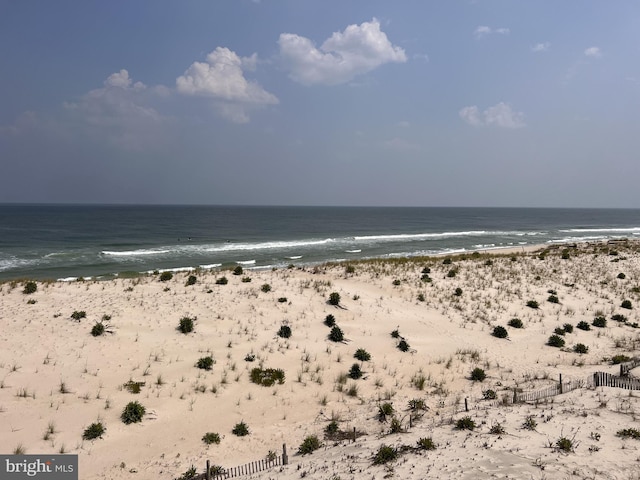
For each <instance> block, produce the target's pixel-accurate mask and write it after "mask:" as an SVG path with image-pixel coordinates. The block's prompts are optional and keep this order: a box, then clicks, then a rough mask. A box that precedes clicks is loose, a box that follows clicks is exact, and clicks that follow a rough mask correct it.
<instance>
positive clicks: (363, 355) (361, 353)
mask: <svg viewBox="0 0 640 480" xmlns="http://www.w3.org/2000/svg"><path fill="white" fill-rule="evenodd" d="M353 358H355V359H357V360H360V361H361V362H368V361H369V360H371V354H370V353H369V352H367V351H366V350H365V349H364V348H359V349H358V350H356V353H354V354H353Z"/></svg>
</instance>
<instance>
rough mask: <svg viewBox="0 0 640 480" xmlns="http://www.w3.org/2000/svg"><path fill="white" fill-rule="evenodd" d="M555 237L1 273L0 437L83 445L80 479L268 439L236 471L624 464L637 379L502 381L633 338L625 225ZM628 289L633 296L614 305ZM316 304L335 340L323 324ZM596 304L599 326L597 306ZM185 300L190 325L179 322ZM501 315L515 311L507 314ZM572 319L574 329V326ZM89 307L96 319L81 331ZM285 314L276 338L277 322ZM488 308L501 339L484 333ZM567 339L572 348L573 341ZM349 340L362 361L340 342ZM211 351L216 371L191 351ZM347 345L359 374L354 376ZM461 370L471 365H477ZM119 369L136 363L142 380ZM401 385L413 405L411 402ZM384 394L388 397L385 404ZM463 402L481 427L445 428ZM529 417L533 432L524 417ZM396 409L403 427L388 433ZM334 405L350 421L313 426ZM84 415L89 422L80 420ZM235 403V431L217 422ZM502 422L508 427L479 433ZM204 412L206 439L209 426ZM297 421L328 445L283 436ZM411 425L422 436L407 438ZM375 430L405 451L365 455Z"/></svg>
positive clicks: (639, 334) (615, 350)
mask: <svg viewBox="0 0 640 480" xmlns="http://www.w3.org/2000/svg"><path fill="white" fill-rule="evenodd" d="M563 247H566V245H562V244H561V245H558V246H557V247H555V246H550V245H537V246H531V247H530V249H529V251H527V252H524V253H522V252H520V248H518V249H517V250H518V251H515V252H514V251H512V250H511V251H510V250H506V251H505V250H501V251H500V252H496V250H494V249H492V250H490V251H488V252H478V253H477V255H476V254H475V253H473V252H469V253H467V254H464V256H456V255H449V256H447V255H445V256H438V257H428V258H424V257H420V258H407V259H373V260H358V261H350V262H344V263H341V264H332V263H324V264H319V265H315V266H313V267H307V268H301V267H300V268H291V269H289V268H282V269H276V270H260V271H259V270H254V269H243V271H242V273H241V274H238V275H234V272H232V271H228V270H216V271H200V272H197V273H196V274H195V275H194V276H195V277H196V280H195V282H194V283H193V284H191V285H189V284H188V283H189V276H190V274H189V273H187V272H183V273H176V274H174V275H173V277H172V278H171V279H168V280H166V281H164V282H163V281H160V278H159V277H158V276H153V275H146V276H141V277H134V278H117V279H114V280H110V281H85V282H36V291H35V292H33V293H31V294H25V293H23V288H24V285H23V284H20V282H4V283H0V312H2V313H1V314H0V315H1V316H0V319H1V321H2V326H3V328H2V329H1V333H0V345H2V347H3V348H2V350H1V351H0V382H1V384H0V386H1V387H2V388H0V424H1V425H2V426H1V427H0V450H1V451H4V452H6V453H11V452H12V451H14V450H15V449H17V448H18V447H19V446H22V448H23V449H24V450H25V451H26V453H57V452H59V451H61V450H62V451H65V452H67V453H74V454H78V455H79V458H80V469H81V472H82V474H81V478H83V479H84V478H88V479H91V480H93V479H103V478H104V479H106V478H113V479H125V478H132V476H133V478H139V479H147V478H148V479H152V478H154V479H155V478H165V477H166V478H176V477H179V476H180V475H182V474H183V473H184V472H186V471H187V470H188V468H189V467H190V465H194V466H196V467H197V470H198V472H201V471H202V468H203V467H204V464H205V461H206V460H207V459H209V460H211V461H212V464H214V465H222V466H223V467H224V468H231V467H235V466H239V465H242V464H244V463H247V462H253V461H257V460H261V459H263V458H265V457H266V456H267V455H268V454H269V452H270V451H273V452H276V453H279V452H280V450H281V447H282V444H283V443H285V444H287V447H288V451H289V461H290V465H289V466H286V467H277V468H276V469H275V470H269V471H267V472H265V473H264V474H263V475H262V476H261V475H260V474H253V475H247V476H245V478H256V479H257V478H279V479H280V478H284V479H286V480H289V479H291V480H292V479H294V478H299V477H300V472H306V474H305V476H306V477H307V478H313V479H323V480H326V479H328V478H334V477H336V476H337V477H340V478H341V479H343V480H344V479H346V478H351V479H355V480H360V479H362V480H364V479H365V478H366V479H370V478H380V479H381V478H383V477H384V476H385V475H387V474H388V473H389V469H392V470H393V471H394V472H395V474H396V475H398V476H399V478H424V477H421V476H420V475H423V474H424V475H426V474H427V473H425V472H432V473H431V474H430V475H433V474H435V473H436V472H440V473H441V474H442V475H445V476H446V477H447V478H459V479H463V478H489V477H490V476H492V475H494V476H495V475H507V476H508V477H509V478H523V479H524V478H527V479H529V478H538V477H540V476H541V475H542V474H544V475H546V478H566V476H567V475H570V474H571V472H573V471H576V472H580V475H582V476H588V475H595V474H596V472H598V478H630V477H628V476H626V474H627V473H630V472H632V471H634V469H636V468H637V451H638V450H639V449H640V442H638V441H637V440H633V439H623V438H620V437H618V436H617V432H618V431H620V430H622V429H624V428H629V427H633V426H634V425H635V426H636V428H637V421H636V420H634V419H637V418H640V391H639V392H634V391H627V390H620V389H614V388H610V387H597V388H595V387H585V388H580V389H576V390H574V391H572V392H570V393H565V394H563V395H559V396H552V397H549V398H545V399H541V400H540V401H538V402H529V401H522V402H519V403H517V404H510V403H508V402H506V400H504V399H505V398H508V397H509V396H511V397H513V395H514V391H516V393H523V394H524V393H527V392H536V391H540V390H544V389H547V388H551V387H553V386H554V385H557V384H558V376H559V375H560V374H562V376H563V383H565V382H570V381H571V380H575V381H583V380H584V379H585V378H588V377H589V376H590V375H592V374H593V373H594V372H597V371H602V372H606V373H611V374H616V372H617V371H618V370H619V365H613V364H612V360H611V359H612V358H614V357H615V356H616V355H625V356H627V357H629V358H633V357H636V356H639V355H640V350H639V349H640V328H638V327H637V325H638V322H639V321H640V316H639V314H638V310H637V306H638V305H640V289H639V288H638V286H639V285H640V253H639V252H640V242H638V241H633V240H627V241H626V242H617V243H615V244H614V245H610V244H609V243H608V242H601V243H595V244H594V243H581V244H578V245H577V246H576V248H575V249H573V248H568V250H569V252H568V258H566V259H565V258H563V249H564V248H563ZM447 257H448V258H447ZM463 257H464V258H463ZM427 269H428V270H429V271H428V273H425V272H426V270H427ZM621 273H623V274H624V275H623V276H622V277H621V276H620V274H621ZM222 278H225V279H226V280H225V281H224V282H222ZM246 279H250V281H246ZM12 283H13V286H12ZM265 285H268V286H269V289H268V290H267V289H266V288H265V287H264V286H265ZM550 291H554V292H556V293H555V294H552V293H549V292H550ZM332 293H338V294H339V295H340V297H341V300H340V302H339V305H338V306H334V305H331V304H330V302H329V299H330V296H331V294H332ZM552 296H556V297H558V302H557V303H555V302H552V301H551V300H549V299H550V298H551V297H552ZM530 300H535V301H537V302H538V304H539V306H538V307H537V308H535V309H534V308H531V307H528V306H527V304H528V302H529V301H530ZM624 300H629V301H630V302H631V303H632V308H631V309H624V308H621V307H620V305H621V304H622V302H623V301H624ZM80 312H84V313H85V315H84V316H81V315H80ZM76 313H78V315H76V316H77V317H79V318H78V319H77V320H76V319H74V318H72V316H73V315H75V314H76ZM328 315H332V316H333V317H334V319H335V322H336V324H337V325H338V326H339V328H340V329H341V330H342V332H343V335H344V339H343V340H342V341H338V342H334V341H331V340H329V339H328V337H327V336H328V334H329V333H330V331H331V328H329V327H327V326H326V325H325V321H326V317H327V316H328ZM614 315H624V317H625V319H624V321H621V320H614V319H612V317H613V316H614ZM105 316H107V317H108V319H106V320H105V318H106V317H105ZM598 316H603V317H604V318H605V320H606V322H605V323H606V325H605V326H604V327H597V326H593V325H591V324H592V322H593V321H594V318H595V317H598ZM184 317H189V318H192V319H193V323H194V325H195V328H194V331H193V332H190V333H187V334H183V333H180V332H179V331H178V330H177V328H178V326H179V325H178V324H179V321H180V320H181V319H182V318H184ZM513 318H519V319H520V320H521V321H522V324H523V328H515V327H512V326H510V324H509V322H510V321H511V320H512V319H513ZM581 321H586V322H587V323H588V324H589V325H590V329H589V330H588V331H586V330H581V329H580V328H578V327H576V325H578V323H579V322H581ZM99 323H102V324H103V325H104V326H105V327H106V328H105V330H106V331H105V332H103V334H102V335H99V336H93V335H92V334H91V331H92V330H93V327H94V326H95V325H96V324H99ZM566 324H570V325H571V326H573V327H576V328H575V329H574V328H572V329H571V332H568V331H566V332H564V334H563V335H561V337H562V339H564V341H565V342H566V344H565V346H564V347H560V348H557V347H553V346H549V345H547V343H548V340H549V338H550V337H551V336H552V335H554V332H555V331H556V330H557V329H558V328H565V327H563V325H566ZM634 324H635V325H636V326H634ZM283 326H287V327H289V328H290V332H291V336H290V337H287V336H286V335H283V336H280V335H279V334H278V332H280V331H281V330H282V327H283ZM498 326H502V327H504V328H505V329H506V331H507V333H508V336H507V338H498V337H496V336H495V335H494V334H493V332H494V330H495V328H496V327H498ZM282 331H284V330H282ZM394 331H398V334H397V337H396V338H394V336H392V335H391V334H392V333H393V332H394ZM285 333H286V332H285ZM402 339H404V340H405V341H406V343H407V347H408V348H407V351H402V350H401V349H400V348H399V345H400V340H402ZM578 344H582V345H584V346H585V347H587V353H582V354H581V353H577V352H576V351H574V350H575V348H576V346H577V345H578ZM359 349H363V350H365V351H366V352H368V353H369V354H370V359H369V360H357V359H355V358H354V355H355V354H356V352H357V351H358V350H359ZM208 356H210V357H211V358H212V360H213V363H212V365H211V370H206V369H202V368H198V367H197V364H198V363H199V361H200V360H201V359H202V358H206V357H208ZM354 364H355V365H358V366H359V369H360V371H361V372H362V376H361V377H360V378H357V377H356V378H350V372H351V370H352V368H353V365H354ZM256 367H259V368H265V369H266V368H273V369H281V370H282V371H283V372H284V375H285V379H284V383H283V384H282V385H278V384H276V385H273V386H267V387H265V386H261V385H256V384H254V383H252V382H251V372H252V370H253V369H254V368H256ZM476 368H479V369H481V370H483V371H484V372H485V374H486V378H485V379H484V380H482V381H473V380H471V374H472V372H473V370H474V369H476ZM634 374H636V375H638V376H640V372H637V370H634ZM354 376H355V375H354ZM129 382H134V383H136V382H141V383H142V385H140V393H138V394H136V393H131V392H130V391H128V388H129V387H127V386H126V385H127V384H128V383H129ZM487 391H493V392H494V394H495V398H494V399H487V398H486V396H487V395H488V394H486V392H487ZM505 396H506V397H505ZM417 400H420V401H422V402H423V403H424V406H425V407H426V409H425V410H419V411H414V410H411V409H409V408H408V405H409V404H410V402H411V401H417ZM130 401H138V402H140V403H141V404H143V405H144V406H145V407H146V413H145V415H144V417H143V419H142V421H141V422H139V423H134V424H131V425H126V424H124V423H123V422H122V421H121V419H120V416H121V413H122V410H123V408H124V407H125V405H126V404H127V403H128V402H130ZM504 402H506V403H504ZM385 403H389V404H391V405H392V408H393V411H394V412H395V413H393V414H389V416H388V418H386V419H385V421H380V417H379V408H380V407H381V406H382V405H383V404H385ZM465 403H468V405H469V412H466V411H465V410H464V405H465ZM502 403H504V404H503V405H502ZM603 404H604V406H603ZM466 416H469V417H471V419H472V420H473V421H474V422H475V424H476V428H475V430H473V431H471V430H456V429H455V428H454V426H455V423H456V422H457V421H458V420H460V419H461V418H464V417H466ZM530 416H532V417H533V418H534V419H535V421H536V422H537V427H536V428H535V429H534V430H527V429H524V428H523V427H522V425H523V422H524V421H525V420H526V419H527V418H528V417H530ZM394 417H395V418H396V419H397V420H398V422H399V423H400V427H401V431H402V433H389V431H390V428H392V423H393V422H392V419H393V418H394ZM409 419H411V422H409ZM332 420H333V421H335V422H336V424H337V426H338V428H339V430H340V431H343V432H350V431H352V430H353V428H356V430H357V431H358V432H363V433H364V435H363V436H361V437H358V439H357V441H356V442H349V441H348V440H331V439H330V438H325V429H326V428H327V426H328V425H329V424H330V422H331V421H332ZM93 422H101V423H102V424H103V425H104V426H105V428H106V431H105V433H104V434H103V435H102V438H97V439H95V440H83V439H82V435H83V431H84V430H85V429H86V428H87V427H88V426H89V425H90V424H91V423H93ZM239 422H245V423H246V425H248V428H249V432H250V433H249V435H247V436H246V437H238V436H236V435H234V434H233V433H232V429H233V427H234V425H237V424H238V423H239ZM409 423H411V426H409ZM496 424H499V425H500V426H502V428H503V429H504V433H502V434H494V433H491V429H492V427H494V425H496ZM51 426H52V427H51ZM50 427H51V428H50ZM51 430H52V432H51ZM47 432H49V433H47ZM208 432H210V433H217V434H218V435H219V437H220V443H219V444H217V443H213V444H211V445H206V444H205V443H204V442H203V440H202V438H203V436H204V435H205V434H206V433H208ZM596 433H597V434H598V435H595V434H596ZM591 434H593V436H592V435H591ZM312 435H316V436H317V437H318V439H319V440H320V442H321V443H322V444H323V445H324V446H323V447H321V448H320V449H319V450H317V451H315V452H313V453H312V454H310V455H304V456H303V455H299V454H297V450H298V447H299V446H300V445H301V444H302V443H303V441H304V439H305V438H307V437H309V436H312ZM561 436H566V437H567V438H569V439H571V438H574V440H575V444H574V446H575V448H574V449H573V452H561V451H560V452H559V451H557V449H555V448H552V447H553V444H555V442H556V440H557V439H558V438H560V437H561ZM596 436H599V437H598V438H599V440H595V437H596ZM421 438H432V439H433V442H434V443H435V445H436V449H435V450H433V451H431V450H420V449H417V450H415V451H414V450H413V449H414V447H415V445H416V442H417V441H418V440H419V439H421ZM548 442H551V444H552V446H551V447H550V446H549V443H548ZM634 442H636V443H634ZM383 444H384V445H390V446H392V447H393V448H394V449H396V450H397V451H398V452H403V453H402V454H401V455H400V456H399V458H398V459H397V460H395V461H392V462H390V463H389V464H387V465H386V466H385V465H381V466H373V467H372V466H371V464H372V458H373V456H374V455H375V453H376V451H377V450H378V449H379V447H380V446H381V445H383ZM409 446H410V447H411V448H408V447H409ZM405 447H407V448H405ZM592 447H593V448H592ZM595 447H597V450H596V449H595ZM536 462H538V466H536ZM540 465H543V466H544V472H542V469H541V468H540ZM134 471H135V472H134ZM602 472H605V473H604V474H602ZM134 473H135V476H134V475H133V474H134ZM580 478H582V477H580Z"/></svg>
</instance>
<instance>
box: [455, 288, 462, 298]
mask: <svg viewBox="0 0 640 480" xmlns="http://www.w3.org/2000/svg"><path fill="white" fill-rule="evenodd" d="M453 294H454V295H455V296H456V297H460V296H462V289H461V288H460V287H458V288H456V291H455V292H453Z"/></svg>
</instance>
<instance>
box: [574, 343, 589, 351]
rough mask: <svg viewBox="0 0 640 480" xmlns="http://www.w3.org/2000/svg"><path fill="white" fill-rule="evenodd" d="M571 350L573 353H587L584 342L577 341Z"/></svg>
mask: <svg viewBox="0 0 640 480" xmlns="http://www.w3.org/2000/svg"><path fill="white" fill-rule="evenodd" d="M573 351H574V352H575V353H587V352H588V351H589V347H587V346H586V345H585V344H584V343H577V344H575V345H574V346H573Z"/></svg>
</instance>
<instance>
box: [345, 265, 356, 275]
mask: <svg viewBox="0 0 640 480" xmlns="http://www.w3.org/2000/svg"><path fill="white" fill-rule="evenodd" d="M344 273H346V274H347V275H349V274H352V273H356V267H354V266H353V265H347V266H346V267H345V268H344Z"/></svg>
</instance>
